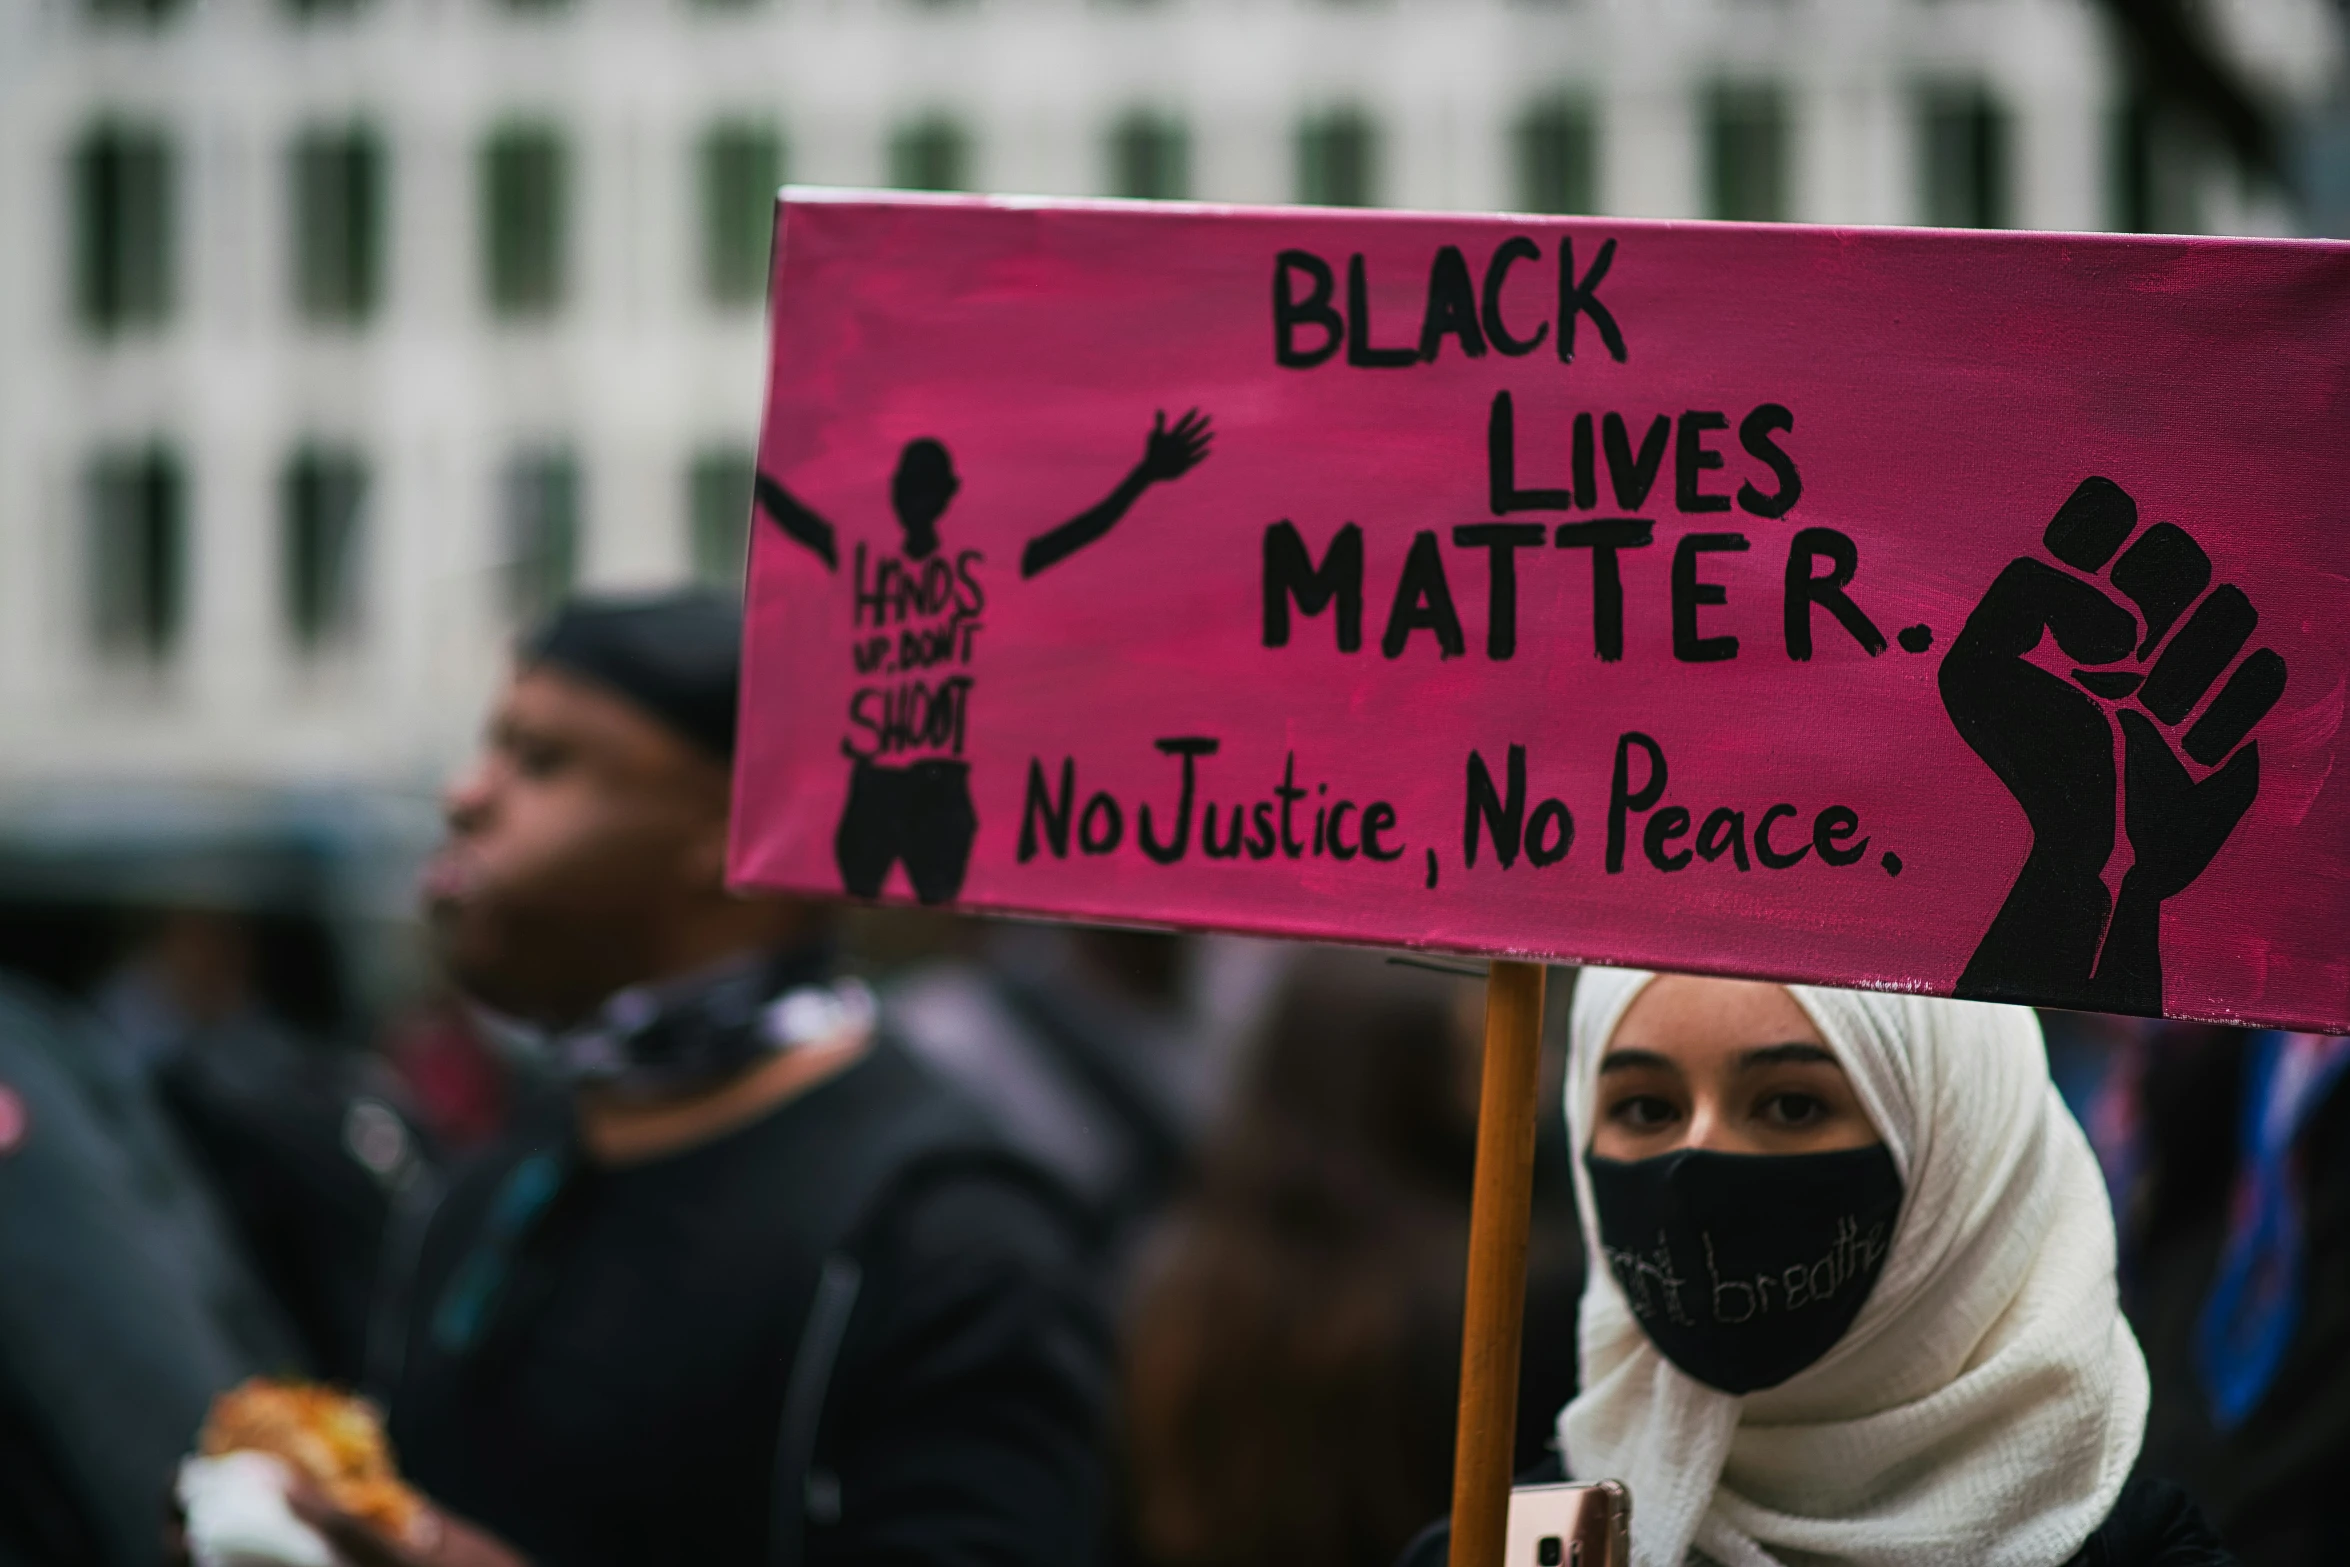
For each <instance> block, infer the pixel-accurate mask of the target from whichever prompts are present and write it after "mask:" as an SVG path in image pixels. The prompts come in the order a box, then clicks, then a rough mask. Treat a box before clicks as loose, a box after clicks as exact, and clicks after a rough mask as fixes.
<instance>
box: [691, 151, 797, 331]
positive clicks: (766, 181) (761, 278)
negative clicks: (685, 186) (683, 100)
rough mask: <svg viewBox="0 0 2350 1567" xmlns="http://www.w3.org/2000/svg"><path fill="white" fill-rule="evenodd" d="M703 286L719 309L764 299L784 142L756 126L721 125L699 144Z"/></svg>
mask: <svg viewBox="0 0 2350 1567" xmlns="http://www.w3.org/2000/svg"><path fill="white" fill-rule="evenodd" d="M701 163H702V286H703V288H704V290H705V291H706V292H707V293H708V295H709V297H710V301H711V303H713V304H719V305H755V304H757V303H759V302H760V301H761V300H762V299H764V298H765V297H766V294H767V247H768V244H769V241H770V237H771V236H772V235H773V233H774V231H775V190H776V187H777V186H779V185H781V184H782V183H783V142H782V140H781V139H780V138H779V137H778V136H777V135H776V134H775V132H774V131H772V130H770V129H768V128H766V127H764V126H758V125H721V126H718V127H716V128H714V129H713V130H711V131H710V132H709V133H708V134H707V135H705V136H704V137H703V138H702V150H701Z"/></svg>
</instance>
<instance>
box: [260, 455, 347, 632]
mask: <svg viewBox="0 0 2350 1567" xmlns="http://www.w3.org/2000/svg"><path fill="white" fill-rule="evenodd" d="M366 505H367V465H366V463H365V462H364V461H362V460H361V459H360V457H359V455H358V454H357V453H355V452H350V451H344V450H340V449H337V448H331V447H315V446H311V447H304V448H303V449H302V450H300V451H298V452H296V453H295V454H294V458H293V460H292V461H291V462H289V463H287V464H286V471H285V476H284V478H283V480H282V481H281V493H280V509H279V514H280V518H281V527H282V530H283V534H282V540H281V542H282V549H281V551H280V556H279V559H280V564H281V568H282V573H283V586H284V589H285V598H284V605H285V616H286V630H287V633H288V634H289V635H290V636H291V637H292V638H293V640H294V645H295V646H297V647H299V648H301V649H303V650H304V651H305V652H308V651H313V650H316V649H319V648H323V647H327V646H330V645H332V644H334V643H338V642H347V641H349V640H350V638H351V636H352V634H353V633H354V632H355V631H357V629H358V626H359V607H360V575H359V574H360V570H361V567H362V564H363V552H364V535H363V533H362V527H363V517H364V513H365V510H366Z"/></svg>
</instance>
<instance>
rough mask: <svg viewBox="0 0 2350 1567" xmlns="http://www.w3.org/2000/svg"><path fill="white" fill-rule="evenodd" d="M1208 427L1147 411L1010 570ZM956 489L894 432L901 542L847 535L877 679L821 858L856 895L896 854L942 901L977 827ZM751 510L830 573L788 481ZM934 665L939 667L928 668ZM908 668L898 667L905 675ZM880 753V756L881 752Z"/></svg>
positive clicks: (1195, 450)
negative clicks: (946, 545) (884, 544)
mask: <svg viewBox="0 0 2350 1567" xmlns="http://www.w3.org/2000/svg"><path fill="white" fill-rule="evenodd" d="M1213 439H1214V431H1213V430H1212V429H1211V428H1210V427H1209V423H1208V420H1207V417H1206V416H1205V415H1203V414H1202V413H1201V412H1200V411H1199V410H1198V409H1196V408H1194V409H1192V410H1191V411H1190V412H1188V413H1186V414H1184V415H1183V417H1182V418H1180V419H1178V420H1176V421H1175V423H1174V424H1173V425H1172V426H1170V425H1169V424H1168V423H1167V416H1166V414H1165V413H1164V412H1161V413H1160V414H1159V415H1158V417H1157V418H1156V419H1155V420H1154V421H1153V422H1152V424H1151V429H1150V434H1149V436H1148V437H1147V438H1146V439H1145V441H1144V443H1143V452H1142V460H1141V461H1139V462H1137V463H1136V464H1135V465H1134V466H1133V468H1131V469H1130V470H1128V472H1127V474H1126V476H1125V477H1124V478H1123V479H1121V480H1119V481H1118V485H1117V487H1116V488H1115V489H1113V490H1111V491H1110V493H1109V494H1108V495H1106V496H1104V497H1103V498H1102V499H1101V501H1099V502H1098V503H1097V504H1095V505H1093V506H1090V507H1088V508H1087V509H1086V510H1084V511H1082V512H1080V513H1078V514H1077V515H1076V516H1075V517H1072V518H1070V519H1069V520H1068V521H1067V522H1064V523H1062V524H1061V525H1060V526H1058V527H1056V528H1052V529H1048V530H1047V531H1046V532H1043V533H1040V534H1038V535H1037V536H1036V537H1034V538H1032V539H1030V540H1029V541H1028V544H1027V547H1026V548H1025V549H1023V550H1022V551H1021V552H1020V575H1021V577H1022V578H1023V579H1026V578H1029V577H1034V576H1036V575H1037V574H1038V573H1040V572H1043V571H1046V570H1048V569H1050V568H1051V567H1053V566H1056V565H1058V564H1060V563H1061V562H1062V561H1064V560H1067V559H1068V558H1069V557H1070V556H1072V555H1074V554H1076V553H1077V552H1078V551H1079V550H1082V549H1084V548H1085V547H1086V546H1087V545H1089V544H1093V543H1095V542H1097V541H1099V540H1100V539H1101V538H1102V536H1103V535H1104V534H1107V533H1108V532H1109V531H1110V530H1111V529H1112V528H1114V527H1116V526H1117V525H1118V522H1119V521H1120V519H1122V518H1123V517H1125V515H1126V514H1127V512H1129V511H1131V510H1132V509H1133V507H1134V503H1135V502H1136V501H1138V500H1140V499H1141V498H1142V496H1143V492H1145V491H1146V490H1148V489H1149V488H1150V487H1151V486H1152V485H1154V484H1163V483H1165V482H1166V481H1168V480H1170V479H1179V478H1181V477H1182V476H1183V475H1185V474H1187V473H1189V472H1190V471H1191V470H1192V469H1194V468H1196V467H1198V466H1199V465H1200V463H1202V462H1203V461H1205V460H1206V459H1207V456H1208V451H1209V446H1210V443H1211V442H1212V441H1213ZM961 488H962V480H961V479H960V478H959V477H958V476H957V475H956V473H955V464H954V459H953V458H952V457H951V456H950V455H949V454H948V452H947V449H946V447H945V446H944V445H943V444H941V443H940V442H938V441H936V440H933V439H931V438H930V437H928V436H924V437H921V438H920V439H917V440H912V441H908V442H907V443H906V445H905V448H904V449H903V450H902V451H901V452H900V453H899V454H898V465H897V471H896V473H895V474H894V475H892V477H891V479H890V489H889V494H890V506H891V509H892V510H893V511H895V512H896V514H897V520H898V527H899V529H900V532H901V542H900V544H899V547H898V548H897V549H896V550H894V551H882V552H879V557H878V559H876V560H874V561H872V562H870V565H871V568H872V569H871V572H870V575H869V574H868V565H869V562H868V559H867V549H866V546H864V545H861V544H860V545H858V546H857V553H856V562H855V572H856V583H855V588H856V592H857V595H858V613H857V623H858V625H859V627H860V629H866V628H867V627H868V615H869V614H870V624H871V626H872V627H881V626H885V625H886V626H887V627H888V628H889V630H890V631H891V632H893V633H895V647H894V650H891V649H889V648H887V647H885V646H884V644H886V643H887V642H888V640H889V639H888V638H887V637H879V636H877V637H875V638H874V639H873V641H872V645H871V647H870V648H869V650H868V651H869V654H870V656H871V658H872V659H873V663H872V665H871V667H870V668H869V667H868V666H867V664H866V662H865V659H864V658H863V657H860V660H859V670H860V674H861V675H874V674H885V675H886V676H887V677H888V680H889V683H886V684H877V685H867V686H864V687H863V688H862V689H860V690H859V691H858V692H857V694H856V695H855V696H854V697H853V698H852V699H851V702H850V718H851V721H852V723H853V724H854V725H856V726H857V729H858V732H857V733H855V734H852V735H849V736H845V737H843V739H842V741H841V750H842V752H843V753H844V754H845V755H847V756H848V758H849V763H850V769H849V797H848V804H847V806H846V807H845V808H844V809H843V810H842V812H841V818H840V825H839V826H838V827H837V828H836V829H835V831H834V833H833V858H834V860H835V861H836V862H837V863H838V865H839V866H840V875H841V885H842V886H843V887H844V888H845V889H846V890H847V891H849V892H850V893H853V894H855V895H856V896H858V897H861V898H871V897H878V896H879V895H880V893H881V889H882V885H883V883H884V882H885V881H886V880H887V879H888V876H889V871H890V867H891V866H892V865H896V864H901V863H902V864H903V865H904V866H905V868H906V878H907V880H908V881H910V882H911V883H912V884H913V887H914V896H915V897H916V898H917V899H918V900H920V901H921V902H923V903H948V902H952V901H953V900H954V898H955V896H956V895H957V894H958V893H960V892H961V891H962V888H963V876H964V872H965V871H966V870H967V869H968V868H969V866H970V861H971V846H972V843H973V841H974V840H975V839H976V838H977V837H978V834H979V813H978V810H977V809H976V807H975V806H974V805H973V804H972V800H971V764H970V763H969V761H967V760H966V759H965V758H964V755H963V752H964V742H965V739H966V738H967V732H966V728H965V719H966V716H967V713H968V703H969V699H970V693H971V686H972V677H971V674H970V665H971V659H972V655H973V652H974V650H975V647H976V643H977V633H978V631H979V621H978V617H979V615H980V613H981V612H982V610H983V609H984V607H985V604H986V594H985V591H984V589H983V587H982V585H981V583H980V580H979V576H978V567H979V566H980V564H981V563H982V559H983V557H982V556H981V553H980V552H979V551H977V550H963V551H960V552H959V553H957V554H956V555H955V556H954V558H953V559H952V560H949V559H948V558H947V556H946V554H945V552H944V551H943V550H942V548H941V542H942V541H941V540H940V538H939V532H938V524H939V519H940V518H941V517H943V516H945V514H946V509H947V507H948V505H949V504H950V503H952V502H953V500H954V498H955V493H956V492H957V491H958V490H960V489H961ZM757 496H758V504H759V509H760V510H761V511H763V512H765V513H766V514H767V517H768V519H769V520H770V521H772V522H773V523H774V524H775V526H776V527H777V528H778V529H780V530H781V531H782V533H783V534H784V536H785V537H787V538H789V539H791V540H793V541H794V542H795V543H797V544H799V545H801V546H802V547H803V548H805V549H807V550H808V551H810V552H811V553H813V554H814V555H815V556H816V557H817V558H818V559H819V560H821V561H823V562H824V564H825V566H826V567H827V568H828V569H830V570H833V571H838V570H839V569H840V544H839V539H838V533H837V531H836V530H835V529H834V527H833V525H832V524H831V523H830V522H827V521H826V520H825V519H824V518H822V517H820V516H818V515H817V514H816V513H815V512H813V511H810V510H809V509H808V508H807V507H806V506H804V505H802V504H801V503H800V501H799V500H798V499H797V498H796V497H794V496H793V495H792V494H791V492H790V491H788V490H786V489H785V488H784V487H783V486H782V485H781V484H779V483H777V482H776V481H775V480H774V479H772V478H770V477H769V476H768V475H766V474H764V473H762V474H760V475H759V476H758V480H757ZM934 668H944V669H947V670H950V671H951V673H948V674H947V676H946V678H944V679H938V680H935V681H934V680H933V679H932V678H931V676H930V674H929V672H930V671H931V670H932V669H934ZM918 672H919V673H920V674H921V675H922V678H920V679H915V678H911V677H912V676H914V675H915V674H917V673H918ZM885 758H886V760H885Z"/></svg>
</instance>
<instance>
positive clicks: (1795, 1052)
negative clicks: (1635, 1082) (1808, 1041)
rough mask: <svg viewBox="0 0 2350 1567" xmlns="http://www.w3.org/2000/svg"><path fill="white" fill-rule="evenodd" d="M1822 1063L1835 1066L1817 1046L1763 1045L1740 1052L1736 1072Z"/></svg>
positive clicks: (1830, 1058) (1832, 1058)
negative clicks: (1767, 1067)
mask: <svg viewBox="0 0 2350 1567" xmlns="http://www.w3.org/2000/svg"><path fill="white" fill-rule="evenodd" d="M1823 1061H1824V1062H1826V1063H1827V1064H1828V1065H1830V1066H1834V1065H1835V1064H1836V1058H1835V1057H1834V1056H1832V1055H1830V1054H1828V1052H1827V1051H1825V1050H1823V1049H1821V1048H1820V1047H1819V1046H1818V1045H1805V1044H1787V1045H1764V1046H1762V1047H1761V1048H1759V1049H1755V1050H1744V1051H1740V1052H1739V1055H1738V1070H1739V1071H1741V1072H1751V1071H1754V1070H1755V1069H1756V1068H1758V1067H1766V1066H1787V1065H1790V1064H1793V1065H1799V1066H1812V1065H1817V1064H1818V1063H1820V1062H1823ZM1601 1070H1603V1071H1604V1070H1605V1068H1602V1069H1601Z"/></svg>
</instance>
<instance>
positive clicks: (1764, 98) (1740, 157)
mask: <svg viewBox="0 0 2350 1567" xmlns="http://www.w3.org/2000/svg"><path fill="white" fill-rule="evenodd" d="M1790 140H1791V138H1790V137H1789V135H1788V128H1787V100H1786V95H1785V94H1784V93H1782V92H1781V91H1780V90H1779V89H1778V88H1776V87H1773V86H1768V85H1765V84H1761V83H1744V84H1740V83H1724V84H1722V85H1719V86H1716V87H1715V88H1713V89H1712V91H1710V92H1709V93H1708V94H1707V95H1706V100H1705V140H1704V149H1705V191H1706V216H1707V217H1711V218H1737V219H1743V220H1745V221H1748V222H1758V223H1784V222H1786V221H1787V219H1788V218H1789V217H1790V216H1792V207H1793V203H1792V202H1791V201H1790V200H1789V190H1788V185H1789V181H1788V177H1787V174H1788V170H1787V157H1788V144H1789V141H1790Z"/></svg>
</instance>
